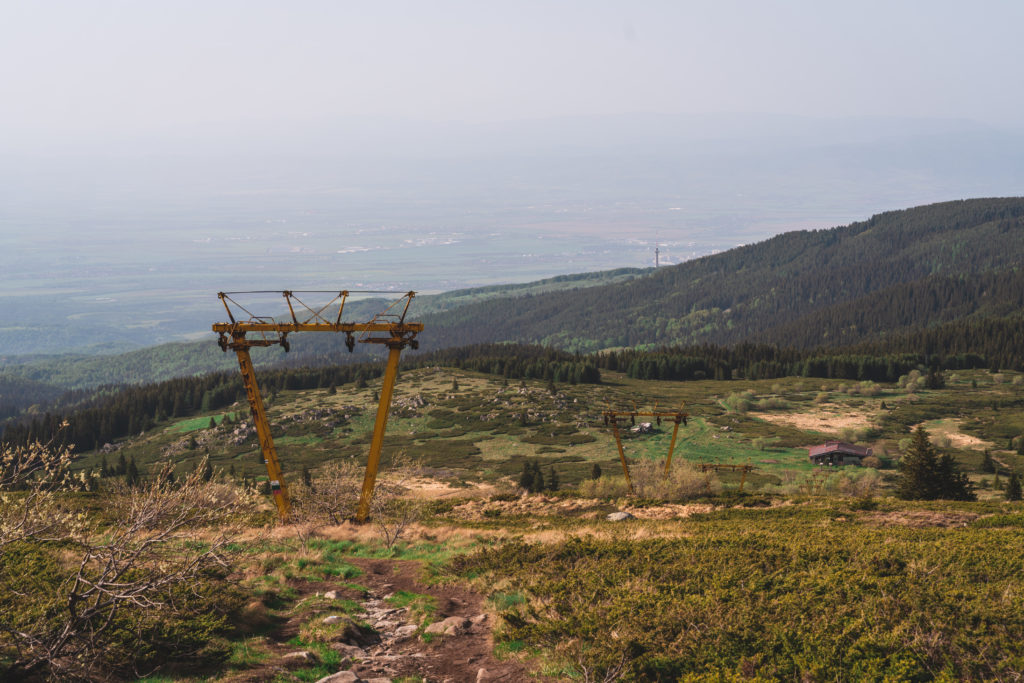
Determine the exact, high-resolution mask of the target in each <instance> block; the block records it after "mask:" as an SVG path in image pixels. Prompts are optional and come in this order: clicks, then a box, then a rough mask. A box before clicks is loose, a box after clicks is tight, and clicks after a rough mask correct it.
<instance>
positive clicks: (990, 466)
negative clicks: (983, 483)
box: [981, 448, 996, 474]
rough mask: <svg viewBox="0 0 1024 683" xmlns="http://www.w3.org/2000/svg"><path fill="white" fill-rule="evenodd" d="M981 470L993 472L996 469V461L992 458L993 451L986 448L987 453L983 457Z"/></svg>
mask: <svg viewBox="0 0 1024 683" xmlns="http://www.w3.org/2000/svg"><path fill="white" fill-rule="evenodd" d="M981 471H982V472H988V473H989V474H992V473H993V472H995V471H996V462H995V460H993V459H992V453H991V452H989V450H988V449H987V448H986V449H985V455H984V456H982V459H981Z"/></svg>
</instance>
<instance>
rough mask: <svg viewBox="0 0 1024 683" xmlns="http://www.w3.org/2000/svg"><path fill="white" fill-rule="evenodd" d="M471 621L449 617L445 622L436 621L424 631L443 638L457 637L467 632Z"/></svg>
mask: <svg viewBox="0 0 1024 683" xmlns="http://www.w3.org/2000/svg"><path fill="white" fill-rule="evenodd" d="M468 623H469V620H468V619H466V618H465V617H448V618H447V619H445V620H443V621H436V622H434V623H433V624H431V625H430V626H428V627H426V628H425V629H423V632H424V633H430V634H432V635H442V636H456V635H458V634H460V633H462V632H463V631H465V630H466V626H467V624H468Z"/></svg>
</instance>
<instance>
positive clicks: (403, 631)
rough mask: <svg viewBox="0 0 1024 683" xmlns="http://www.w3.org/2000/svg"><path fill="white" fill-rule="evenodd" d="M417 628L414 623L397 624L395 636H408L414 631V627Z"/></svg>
mask: <svg viewBox="0 0 1024 683" xmlns="http://www.w3.org/2000/svg"><path fill="white" fill-rule="evenodd" d="M418 628H419V626H417V625H416V624H406V625H405V626H399V627H398V628H396V629H395V637H396V638H408V637H409V636H411V635H412V634H414V633H416V629H418Z"/></svg>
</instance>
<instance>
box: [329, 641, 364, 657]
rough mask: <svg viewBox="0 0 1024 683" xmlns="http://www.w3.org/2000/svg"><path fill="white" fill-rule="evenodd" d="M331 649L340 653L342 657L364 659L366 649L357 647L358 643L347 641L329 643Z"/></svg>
mask: <svg viewBox="0 0 1024 683" xmlns="http://www.w3.org/2000/svg"><path fill="white" fill-rule="evenodd" d="M331 649H332V650H334V651H335V652H337V653H338V654H340V655H341V656H342V657H349V658H351V659H366V650H364V649H363V648H361V647H359V646H358V645H349V644H348V643H331Z"/></svg>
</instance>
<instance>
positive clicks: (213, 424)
mask: <svg viewBox="0 0 1024 683" xmlns="http://www.w3.org/2000/svg"><path fill="white" fill-rule="evenodd" d="M206 428H207V429H216V428H217V420H215V419H213V416H212V415H211V416H210V423H209V424H208V425H206Z"/></svg>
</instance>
